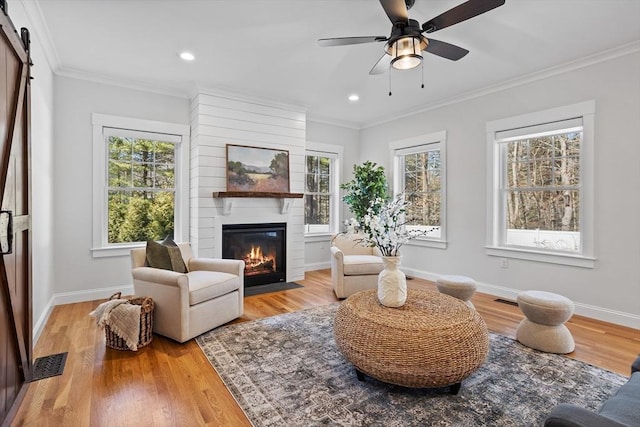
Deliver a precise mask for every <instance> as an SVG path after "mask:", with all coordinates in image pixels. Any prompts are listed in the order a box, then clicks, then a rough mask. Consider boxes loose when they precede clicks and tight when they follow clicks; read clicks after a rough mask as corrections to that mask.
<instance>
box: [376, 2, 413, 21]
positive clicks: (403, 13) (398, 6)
mask: <svg viewBox="0 0 640 427" xmlns="http://www.w3.org/2000/svg"><path fill="white" fill-rule="evenodd" d="M380 4H381V5H382V8H383V9H384V11H385V12H386V14H387V16H388V17H389V19H390V20H391V23H392V24H395V23H396V22H406V23H408V22H409V13H408V12H407V5H406V3H405V2H404V0H380Z"/></svg>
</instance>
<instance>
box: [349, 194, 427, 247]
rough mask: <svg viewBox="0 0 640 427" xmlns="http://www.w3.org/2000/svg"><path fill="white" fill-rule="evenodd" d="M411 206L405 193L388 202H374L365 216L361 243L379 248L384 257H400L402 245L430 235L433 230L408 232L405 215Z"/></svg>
mask: <svg viewBox="0 0 640 427" xmlns="http://www.w3.org/2000/svg"><path fill="white" fill-rule="evenodd" d="M410 204H411V202H409V201H408V200H405V197H404V193H400V194H398V195H396V197H394V198H393V199H391V200H389V201H387V202H385V201H384V200H382V199H376V200H373V201H372V202H371V206H370V207H369V209H368V211H367V214H366V215H365V216H364V224H362V232H363V238H362V240H361V242H360V243H361V244H362V245H364V246H375V247H377V248H378V249H379V250H380V252H381V253H382V255H383V256H398V251H399V250H400V248H401V247H402V245H404V244H405V243H407V242H408V241H409V240H411V239H415V238H416V237H419V236H424V235H426V234H427V233H429V231H431V230H408V229H407V228H406V227H405V224H406V222H405V214H406V211H407V206H409V205H410ZM376 212H377V213H376ZM432 230H433V229H432Z"/></svg>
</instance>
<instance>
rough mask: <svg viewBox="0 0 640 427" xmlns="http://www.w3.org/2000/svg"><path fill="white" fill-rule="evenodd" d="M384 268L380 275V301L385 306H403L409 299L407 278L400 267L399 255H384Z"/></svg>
mask: <svg viewBox="0 0 640 427" xmlns="http://www.w3.org/2000/svg"><path fill="white" fill-rule="evenodd" d="M382 261H383V262H384V270H382V271H381V272H380V274H379V275H378V301H380V304H382V305H384V306H385V307H402V306H403V305H404V303H405V301H406V300H407V278H406V276H405V275H404V273H403V272H402V271H400V269H399V268H398V267H399V266H400V257H399V256H384V257H382Z"/></svg>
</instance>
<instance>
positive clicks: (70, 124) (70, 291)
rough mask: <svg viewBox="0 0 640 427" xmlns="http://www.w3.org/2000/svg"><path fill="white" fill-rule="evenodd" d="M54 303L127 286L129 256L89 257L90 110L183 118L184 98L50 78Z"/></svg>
mask: <svg viewBox="0 0 640 427" xmlns="http://www.w3.org/2000/svg"><path fill="white" fill-rule="evenodd" d="M54 105H55V129H54V132H55V140H56V143H55V147H54V165H55V168H54V210H53V214H54V224H53V225H54V243H53V252H54V261H55V264H54V265H55V268H54V272H55V293H56V301H55V302H56V303H57V304H60V303H68V302H74V301H86V300H91V299H97V298H104V297H108V296H109V295H110V293H112V292H113V291H114V290H116V289H123V290H125V291H128V292H131V291H132V288H131V283H132V280H131V264H130V261H129V256H128V255H127V256H120V257H108V258H93V257H92V255H91V245H92V125H91V113H102V114H111V115H117V116H124V117H131V118H138V119H145V120H157V121H165V122H171V123H178V124H185V125H188V124H189V100H188V99H186V98H177V97H173V96H168V95H162V94H156V93H149V92H143V91H138V90H133V89H129V88H124V87H119V86H112V85H107V84H102V83H96V82H90V81H86V80H79V79H75V78H69V77H61V76H56V77H55V78H54Z"/></svg>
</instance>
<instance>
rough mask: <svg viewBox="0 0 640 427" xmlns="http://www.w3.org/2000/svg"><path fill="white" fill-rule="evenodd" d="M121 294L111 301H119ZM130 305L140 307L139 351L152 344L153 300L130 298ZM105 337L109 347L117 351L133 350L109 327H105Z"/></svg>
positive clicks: (148, 298)
mask: <svg viewBox="0 0 640 427" xmlns="http://www.w3.org/2000/svg"><path fill="white" fill-rule="evenodd" d="M121 295H122V294H121V293H120V292H117V293H115V294H113V295H112V296H111V298H109V299H119V298H120V297H121ZM128 300H129V304H136V305H139V306H140V335H139V336H138V349H140V348H142V347H145V346H147V345H149V343H151V340H152V339H153V299H152V298H150V297H134V298H128ZM104 336H105V340H106V344H107V347H109V348H113V349H115V350H131V349H130V348H129V347H128V346H127V343H126V342H125V341H124V340H123V339H122V338H120V337H119V336H118V334H116V333H115V332H113V331H112V330H111V328H110V327H109V325H105V327H104Z"/></svg>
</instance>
